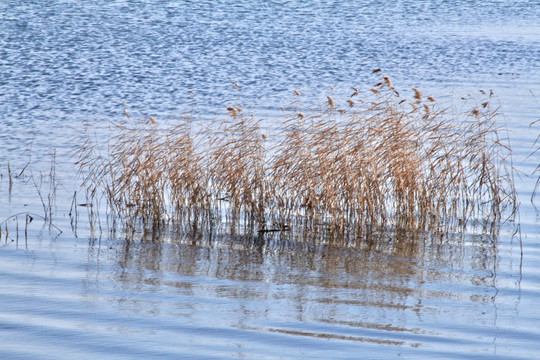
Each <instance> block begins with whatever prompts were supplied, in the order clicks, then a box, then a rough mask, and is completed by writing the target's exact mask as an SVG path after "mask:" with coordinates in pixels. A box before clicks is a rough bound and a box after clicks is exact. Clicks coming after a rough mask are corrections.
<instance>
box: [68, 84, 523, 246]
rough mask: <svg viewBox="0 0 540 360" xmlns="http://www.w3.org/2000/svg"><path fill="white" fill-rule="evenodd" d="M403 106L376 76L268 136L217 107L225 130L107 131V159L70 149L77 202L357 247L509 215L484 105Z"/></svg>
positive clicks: (288, 117) (499, 144)
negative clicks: (386, 232) (353, 242)
mask: <svg viewBox="0 0 540 360" xmlns="http://www.w3.org/2000/svg"><path fill="white" fill-rule="evenodd" d="M410 93H411V99H404V98H403V97H401V96H400V95H399V93H398V92H397V91H396V89H395V87H394V85H393V84H392V82H391V80H390V79H389V78H388V77H383V81H381V83H379V84H377V85H375V86H374V87H373V88H372V89H371V91H370V92H369V94H368V95H364V96H362V95H361V94H360V92H359V91H358V90H357V89H354V92H353V93H352V95H351V96H350V97H349V98H348V99H345V100H344V101H342V102H341V101H339V100H338V99H334V98H333V97H330V96H329V97H327V101H325V102H324V103H323V104H320V105H319V106H315V105H313V104H308V103H307V101H305V100H303V99H302V96H301V95H300V93H299V92H298V91H295V95H296V96H297V100H296V101H295V102H294V103H292V104H290V105H289V106H287V107H286V108H285V109H284V113H283V114H284V116H283V118H282V119H277V120H276V119H272V121H273V122H274V123H275V122H276V121H281V123H280V126H278V127H277V128H278V129H279V130H272V129H275V128H276V127H275V126H274V127H265V126H264V121H263V120H260V119H257V118H256V117H254V116H253V115H248V114H246V113H245V112H244V111H243V109H242V108H240V107H238V106H230V107H227V108H226V109H227V111H228V113H229V116H228V118H227V119H225V120H221V121H215V122H212V123H208V122H196V121H194V120H192V119H191V118H190V117H189V116H186V117H184V118H182V119H180V120H176V121H175V122H174V124H172V122H170V121H168V122H164V123H162V122H161V121H159V120H156V119H154V118H153V117H150V118H148V119H143V120H133V119H131V118H130V117H129V113H127V111H126V118H125V119H124V120H123V121H121V122H119V123H115V124H112V126H111V130H110V134H111V135H110V136H109V138H108V142H107V146H106V150H105V152H106V154H104V153H103V152H101V153H100V152H99V151H97V149H98V148H99V147H100V146H102V145H103V144H99V143H98V142H97V141H95V140H93V139H94V137H93V136H91V135H88V136H87V137H86V139H85V140H86V141H85V142H84V143H83V145H81V146H80V148H79V149H78V152H77V155H78V161H77V164H78V165H79V167H80V170H81V174H84V179H85V181H84V186H85V188H86V190H87V197H88V198H89V201H90V202H99V201H100V200H102V199H105V200H106V203H107V208H108V210H109V213H110V214H112V215H113V216H115V217H116V218H121V219H123V220H124V221H126V220H129V221H130V222H140V223H142V224H143V225H144V226H152V227H153V228H156V227H160V226H163V225H165V224H169V223H172V224H176V225H181V226H189V227H190V228H193V227H195V228H200V227H212V226H215V225H216V224H219V223H230V224H233V225H234V224H237V225H238V224H241V225H242V226H247V227H249V228H251V229H254V230H256V231H262V232H265V231H282V230H288V229H309V230H311V231H315V232H326V233H327V232H330V233H332V234H337V235H339V236H362V235H363V234H365V233H367V232H369V231H373V230H382V229H411V230H436V231H444V230H446V229H449V228H455V227H462V228H463V227H465V226H466V225H467V224H468V223H470V222H471V221H475V222H476V221H480V222H482V223H484V224H496V223H499V222H501V221H502V220H504V218H503V217H504V216H506V215H507V214H513V213H514V212H515V210H516V192H515V189H514V183H513V179H512V176H513V169H512V166H511V149H510V147H509V145H508V139H507V138H506V137H505V136H503V135H505V131H504V130H502V129H501V128H500V124H498V123H497V119H498V115H499V113H498V108H493V107H492V106H491V103H490V100H491V99H490V98H489V96H488V95H487V94H486V99H485V100H482V101H479V102H474V104H472V105H471V106H470V107H469V108H466V109H465V110H461V111H460V110H456V108H457V106H454V105H452V104H445V105H441V104H439V103H438V102H437V101H436V100H435V99H434V98H433V97H427V98H425V99H424V97H423V94H422V91H421V90H419V89H417V88H413V89H412V90H411V91H410Z"/></svg>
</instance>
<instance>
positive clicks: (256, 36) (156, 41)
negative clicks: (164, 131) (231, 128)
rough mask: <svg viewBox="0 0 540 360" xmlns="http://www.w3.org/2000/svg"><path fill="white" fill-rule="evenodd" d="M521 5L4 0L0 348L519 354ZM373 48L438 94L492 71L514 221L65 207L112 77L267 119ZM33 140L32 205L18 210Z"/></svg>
mask: <svg viewBox="0 0 540 360" xmlns="http://www.w3.org/2000/svg"><path fill="white" fill-rule="evenodd" d="M538 19H540V6H539V5H538V3H537V2H534V1H520V2H510V1H488V2H482V3H481V4H475V3H473V2H469V1H453V2H449V3H447V2H442V1H415V2H412V3H411V2H400V1H398V2H395V1H382V2H380V1H379V2H370V1H359V2H350V3H347V2H337V1H312V2H301V1H264V2H262V1H261V2H258V1H254V2H249V3H246V4H243V3H242V4H240V3H238V2H233V1H215V2H193V3H188V2H173V1H170V2H158V1H108V2H98V1H85V2H79V1H67V0H65V1H24V2H20V1H11V0H6V1H2V2H1V3H0V175H1V177H0V205H1V206H0V221H3V220H4V219H6V221H4V222H3V223H2V235H1V243H0V246H1V247H0V333H1V334H2V341H1V342H0V357H2V358H42V359H46V358H51V359H61V358H65V359H73V358H160V357H163V358H166V357H168V358H201V359H210V358H249V359H252V358H259V359H277V358H306V359H313V358H325V359H326V358H389V357H397V356H401V357H403V358H411V359H418V358H429V359H432V358H493V357H495V356H497V357H501V358H504V357H506V358H512V359H516V358H523V359H528V358H534V357H537V356H538V354H539V353H540V345H539V342H538V339H540V327H539V326H538V324H540V307H538V304H537V299H539V298H540V275H539V274H540V235H539V234H540V223H539V218H538V213H537V212H536V211H535V210H534V208H533V207H532V205H531V203H530V197H531V195H532V191H533V188H534V185H535V181H536V180H535V178H534V177H530V176H529V175H530V174H531V173H532V171H533V170H534V168H535V167H536V166H537V165H538V163H539V162H540V161H539V155H538V154H536V155H533V156H530V157H528V155H529V154H531V152H532V150H533V149H534V147H533V143H534V140H535V138H536V136H537V135H538V134H539V133H540V131H539V127H538V126H537V127H532V128H529V124H530V123H531V122H533V121H535V120H538V119H539V118H540V105H539V101H538V99H537V98H536V97H535V95H536V96H537V95H538V94H540V61H539V59H540V26H539V25H538ZM376 68H382V69H383V71H384V73H385V74H386V75H389V76H390V77H391V78H392V79H393V81H394V84H395V85H396V86H397V87H398V89H399V90H400V91H401V93H402V94H403V96H408V97H411V96H412V92H411V91H410V90H409V89H410V88H411V87H420V88H422V89H423V90H424V93H425V94H426V95H427V94H431V95H434V96H435V97H438V98H439V97H440V98H443V99H445V97H444V96H445V95H452V96H453V97H452V98H451V99H452V100H451V101H454V102H455V103H456V104H457V105H458V107H459V101H460V99H461V97H462V96H465V97H467V96H468V94H470V95H472V96H473V97H474V96H478V94H479V92H478V90H480V89H483V90H486V91H489V89H493V90H494V92H495V95H496V96H497V98H498V100H499V101H500V102H501V104H502V111H503V113H504V119H505V120H506V121H507V126H508V128H509V131H510V138H511V142H512V146H513V149H514V162H515V166H516V169H517V170H518V171H519V175H520V176H518V177H516V185H517V188H518V192H519V194H520V201H521V208H520V219H519V221H518V222H517V223H506V224H504V225H503V226H502V228H501V231H500V234H499V236H496V237H492V236H487V235H480V234H476V233H465V234H459V233H456V234H448V235H446V236H444V237H443V238H441V237H440V236H439V235H438V234H424V235H419V236H418V237H413V236H412V235H411V234H403V233H401V234H382V235H380V236H377V237H374V238H371V239H359V240H358V241H354V242H347V243H339V244H333V245H332V244H328V243H325V242H321V241H318V242H315V241H310V239H309V238H307V239H306V238H299V237H294V236H292V235H290V234H282V235H279V234H264V235H260V236H258V235H252V236H249V235H246V236H240V235H235V236H233V235H227V232H226V231H225V232H223V233H220V234H218V235H214V236H203V237H191V236H188V235H178V234H172V233H171V234H169V233H166V234H159V236H155V234H154V236H152V234H139V235H137V236H135V237H134V238H133V239H130V240H127V239H126V238H125V237H123V236H117V237H115V236H110V235H109V233H108V232H107V231H106V230H104V231H103V228H106V226H107V224H106V223H103V224H102V226H103V228H102V229H101V230H102V231H100V229H95V231H91V229H90V228H89V226H88V221H86V219H87V215H86V214H87V212H86V211H87V209H86V208H84V207H78V209H77V218H76V220H77V221H76V222H74V221H73V220H74V217H73V216H71V217H70V216H69V213H70V210H71V213H72V215H73V214H74V211H75V210H74V209H72V207H71V205H72V200H73V194H74V191H76V190H78V191H79V200H80V201H78V202H79V203H80V202H82V201H83V200H81V198H83V195H81V193H80V189H78V184H79V181H78V180H77V179H76V178H75V174H76V169H75V167H74V166H73V158H71V157H70V152H71V150H73V149H74V147H75V146H76V145H77V144H76V143H74V140H73V139H74V138H75V137H76V136H77V135H78V134H79V133H80V132H81V131H82V128H83V125H82V124H83V122H86V123H87V124H93V125H95V126H97V127H99V126H103V127H104V128H105V127H106V124H107V122H108V121H111V120H113V121H114V120H118V119H121V118H122V116H123V107H122V101H123V100H124V99H125V100H126V102H127V104H128V107H129V110H130V111H131V113H132V116H133V117H144V116H148V115H152V116H154V117H155V118H157V119H160V120H161V119H173V118H174V117H175V116H178V115H180V114H182V113H183V112H184V111H189V112H190V113H191V116H193V117H195V118H200V119H202V120H204V119H206V118H208V119H214V118H219V117H220V116H225V115H226V111H225V108H226V106H228V105H230V104H238V103H241V104H242V105H243V106H244V107H246V108H249V109H250V111H252V112H253V113H255V114H256V116H259V117H264V118H267V119H269V120H270V121H271V119H272V118H273V117H274V116H278V115H279V111H280V110H279V108H280V106H282V105H286V104H287V103H288V102H290V101H291V100H292V93H293V90H294V89H297V90H299V91H300V92H302V94H304V96H305V97H307V98H312V99H325V98H326V95H332V96H334V97H335V98H336V99H338V98H340V97H341V98H345V97H346V96H348V95H350V92H351V89H350V88H351V87H352V86H355V87H358V88H360V89H364V90H365V89H369V87H370V86H371V85H373V84H374V83H375V82H377V81H379V75H377V74H372V73H371V72H372V70H373V69H376ZM232 81H234V82H237V83H238V84H239V85H240V88H239V89H236V88H235V87H234V86H233V85H232V84H231V82H232ZM331 87H333V90H332V88H331ZM446 99H450V98H448V97H447V98H446ZM447 101H450V100H447ZM53 151H55V162H56V168H55V174H56V184H58V188H57V190H56V194H55V195H56V196H55V197H53V200H55V201H54V206H53V207H52V210H53V221H52V225H49V224H48V223H46V222H44V221H43V220H42V219H41V218H40V217H39V216H38V215H43V214H44V211H43V207H42V200H43V202H45V203H48V195H49V194H51V188H50V182H49V180H50V178H48V177H47V175H48V174H49V173H50V172H51V171H50V166H51V158H52V153H53ZM8 163H9V167H8ZM27 164H30V165H28V166H26V167H25V165H27ZM10 171H11V174H12V176H11V178H12V179H13V183H12V184H11V185H10V182H9V172H10ZM16 176H17V177H16ZM40 194H41V196H42V198H40ZM27 213H31V214H33V215H32V216H33V221H32V222H30V223H29V224H28V225H26V221H27V219H28V218H27V217H26V214H27ZM15 214H20V215H18V216H13V215H15ZM34 214H35V215H34ZM517 225H519V227H517ZM516 229H518V230H519V229H520V230H521V233H520V234H521V237H520V236H519V233H518V235H516V236H513V234H514V232H515V230H516ZM25 230H27V233H25ZM60 231H61V232H60ZM520 240H521V241H522V248H523V257H521V245H520Z"/></svg>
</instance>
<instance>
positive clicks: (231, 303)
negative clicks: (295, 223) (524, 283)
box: [88, 233, 498, 346]
mask: <svg viewBox="0 0 540 360" xmlns="http://www.w3.org/2000/svg"><path fill="white" fill-rule="evenodd" d="M108 241H109V242H110V243H108V244H104V243H103V242H102V243H101V244H99V243H97V242H96V243H91V244H90V246H89V262H93V263H94V264H96V265H97V266H96V267H95V268H93V269H92V268H90V269H89V274H88V276H93V275H92V273H95V272H98V271H100V270H99V268H100V266H99V264H98V263H99V261H100V258H101V259H103V258H104V257H106V258H110V259H111V261H112V262H111V267H112V268H111V272H110V276H111V279H110V280H112V282H111V285H112V287H113V288H114V290H113V291H111V292H110V293H108V294H107V296H109V297H110V299H109V300H110V301H112V302H113V303H115V304H116V305H115V306H116V307H117V308H118V309H121V310H122V311H129V312H135V313H145V314H151V315H153V316H157V315H158V314H159V315H161V316H168V317H171V316H172V317H174V318H177V319H179V321H182V320H181V319H184V320H183V321H186V322H188V323H190V324H192V323H199V322H201V323H213V322H216V324H219V326H220V327H227V328H237V329H243V330H246V331H255V332H259V333H260V332H269V333H280V334H286V335H288V336H306V337H314V338H334V339H341V340H349V341H360V342H376V343H386V344H390V345H400V344H406V345H410V346H418V345H419V344H420V343H421V341H420V340H419V339H418V338H417V337H418V336H426V335H430V336H434V335H436V334H438V333H439V332H440V331H443V330H442V329H440V328H437V324H433V323H431V321H432V320H430V319H433V317H434V316H435V317H438V316H439V315H441V316H443V318H444V319H445V320H444V321H446V322H449V321H453V320H454V319H455V318H456V317H459V318H461V317H463V316H466V317H467V319H462V320H463V321H464V323H466V324H469V325H470V326H473V324H475V323H476V322H479V323H485V322H490V323H494V322H496V316H497V315H496V312H494V311H492V310H493V306H494V304H495V303H496V296H497V288H496V283H497V279H496V274H497V266H498V258H497V241H498V240H497V238H496V237H492V236H487V235H470V234H469V235H464V234H450V235H448V236H444V237H441V236H440V235H439V234H424V235H415V236H412V235H410V234H407V233H398V234H383V235H377V236H375V235H374V236H372V237H371V238H370V239H361V240H358V241H354V242H351V241H348V242H341V243H340V242H333V243H331V242H324V241H309V239H302V238H301V237H297V236H295V235H294V234H288V233H283V234H264V235H235V236H232V235H225V234H221V235H213V236H193V235H184V236H175V237H167V236H163V237H162V238H154V239H151V238H150V239H145V238H142V237H141V238H137V239H131V240H118V239H116V240H108ZM156 293H159V296H157V297H156V296H152V294H156ZM453 305H457V306H456V307H454V306H453ZM463 307H466V308H469V309H470V308H476V309H477V311H467V312H466V315H463V312H462V310H463ZM441 308H442V309H444V312H445V313H444V314H441V311H440V309H441ZM460 308H461V310H459V309H460ZM299 323H302V327H301V328H297V327H295V324H299ZM426 323H428V324H429V326H426Z"/></svg>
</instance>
